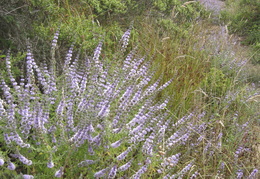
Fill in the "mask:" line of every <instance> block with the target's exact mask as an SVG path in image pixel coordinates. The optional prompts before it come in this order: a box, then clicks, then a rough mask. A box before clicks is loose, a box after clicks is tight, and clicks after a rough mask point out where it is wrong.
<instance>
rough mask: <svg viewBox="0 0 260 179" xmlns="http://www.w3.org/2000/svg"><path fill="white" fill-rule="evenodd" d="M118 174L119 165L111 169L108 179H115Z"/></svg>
mask: <svg viewBox="0 0 260 179" xmlns="http://www.w3.org/2000/svg"><path fill="white" fill-rule="evenodd" d="M116 172H117V165H114V166H113V167H112V168H111V170H110V172H109V174H108V179H113V178H115V176H116Z"/></svg>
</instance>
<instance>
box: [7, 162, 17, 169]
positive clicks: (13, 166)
mask: <svg viewBox="0 0 260 179" xmlns="http://www.w3.org/2000/svg"><path fill="white" fill-rule="evenodd" d="M7 168H8V169H9V170H15V168H16V167H15V165H14V163H12V162H9V163H8V166H7Z"/></svg>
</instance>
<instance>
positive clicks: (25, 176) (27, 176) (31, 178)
mask: <svg viewBox="0 0 260 179" xmlns="http://www.w3.org/2000/svg"><path fill="white" fill-rule="evenodd" d="M33 178H34V177H33V176H32V175H26V174H24V175H23V179H33Z"/></svg>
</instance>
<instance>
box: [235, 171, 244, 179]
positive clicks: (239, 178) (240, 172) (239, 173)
mask: <svg viewBox="0 0 260 179" xmlns="http://www.w3.org/2000/svg"><path fill="white" fill-rule="evenodd" d="M236 174H237V179H241V178H243V175H244V173H243V171H242V170H238V171H237V172H236Z"/></svg>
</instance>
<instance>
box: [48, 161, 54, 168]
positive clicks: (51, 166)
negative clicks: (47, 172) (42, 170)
mask: <svg viewBox="0 0 260 179" xmlns="http://www.w3.org/2000/svg"><path fill="white" fill-rule="evenodd" d="M47 167H48V168H53V167H54V163H53V161H52V160H50V161H49V162H48V163H47Z"/></svg>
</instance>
